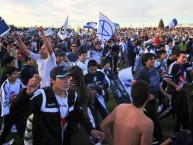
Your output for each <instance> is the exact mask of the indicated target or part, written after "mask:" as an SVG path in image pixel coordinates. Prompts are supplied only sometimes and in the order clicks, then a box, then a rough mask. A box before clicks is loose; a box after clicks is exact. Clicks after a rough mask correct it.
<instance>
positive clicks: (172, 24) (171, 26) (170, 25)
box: [165, 18, 178, 29]
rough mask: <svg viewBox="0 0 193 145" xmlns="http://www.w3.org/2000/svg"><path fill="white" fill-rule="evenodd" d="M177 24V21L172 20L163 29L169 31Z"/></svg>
mask: <svg viewBox="0 0 193 145" xmlns="http://www.w3.org/2000/svg"><path fill="white" fill-rule="evenodd" d="M177 24H178V21H177V20H176V19H175V18H174V19H173V20H172V21H171V22H170V23H169V24H168V25H167V26H166V27H165V28H167V29H171V28H173V27H175V26H176V25H177Z"/></svg>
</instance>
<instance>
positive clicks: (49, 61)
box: [29, 51, 56, 88]
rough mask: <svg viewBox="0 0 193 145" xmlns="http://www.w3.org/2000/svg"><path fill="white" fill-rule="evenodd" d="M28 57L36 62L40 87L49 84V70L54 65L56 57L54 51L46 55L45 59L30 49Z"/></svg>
mask: <svg viewBox="0 0 193 145" xmlns="http://www.w3.org/2000/svg"><path fill="white" fill-rule="evenodd" d="M29 57H30V58H32V59H34V60H35V61H36V63H37V64H38V72H39V75H40V77H41V82H40V87H41V88H43V87H47V86H50V71H51V70H52V68H54V67H55V66H56V57H55V54H54V52H53V53H52V55H48V57H47V58H46V59H42V58H41V56H40V54H36V53H33V52H32V51H30V55H29Z"/></svg>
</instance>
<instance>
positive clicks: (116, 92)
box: [110, 67, 133, 104]
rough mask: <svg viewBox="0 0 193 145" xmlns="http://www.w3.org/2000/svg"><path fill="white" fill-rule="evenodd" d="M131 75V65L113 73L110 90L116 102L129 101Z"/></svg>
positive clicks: (130, 100)
mask: <svg viewBox="0 0 193 145" xmlns="http://www.w3.org/2000/svg"><path fill="white" fill-rule="evenodd" d="M132 80H133V75H132V71H131V67H129V68H125V69H123V70H120V71H118V74H113V75H112V78H111V80H110V82H111V90H112V93H113V96H114V97H115V100H116V102H117V104H121V103H131V102H132V98H131V95H130V94H131V84H132Z"/></svg>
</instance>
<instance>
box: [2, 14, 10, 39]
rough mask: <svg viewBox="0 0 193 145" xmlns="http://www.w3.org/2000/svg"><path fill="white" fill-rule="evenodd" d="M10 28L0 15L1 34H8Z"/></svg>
mask: <svg viewBox="0 0 193 145" xmlns="http://www.w3.org/2000/svg"><path fill="white" fill-rule="evenodd" d="M9 30H10V27H9V25H8V24H7V23H6V22H5V21H4V20H3V19H2V18H1V17H0V36H3V35H4V34H6V33H7V32H8V31H9Z"/></svg>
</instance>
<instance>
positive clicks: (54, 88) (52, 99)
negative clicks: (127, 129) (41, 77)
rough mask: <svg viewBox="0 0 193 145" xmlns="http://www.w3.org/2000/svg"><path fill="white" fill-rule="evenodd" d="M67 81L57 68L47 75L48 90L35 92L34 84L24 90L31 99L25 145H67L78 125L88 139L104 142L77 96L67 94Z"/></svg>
mask: <svg viewBox="0 0 193 145" xmlns="http://www.w3.org/2000/svg"><path fill="white" fill-rule="evenodd" d="M70 77H71V73H69V72H68V71H67V70H66V69H65V67H64V66H56V67H54V68H53V69H52V70H51V72H50V79H51V86H49V87H46V88H43V89H38V90H36V89H37V87H36V85H37V82H34V84H33V82H32V84H31V86H30V85H29V86H28V87H27V90H26V94H27V95H29V96H32V97H31V99H30V102H29V106H30V110H31V113H30V116H29V117H28V121H27V125H26V132H25V135H24V140H25V141H24V142H25V144H28V145H29V144H33V145H40V144H41V145H70V136H71V134H72V133H73V132H74V131H76V130H77V129H78V126H77V123H78V122H79V123H81V124H82V125H83V126H84V127H85V129H86V131H87V132H88V134H89V135H91V136H94V137H96V138H98V139H99V141H102V140H103V139H104V134H103V133H102V132H100V131H97V130H95V129H94V128H93V127H92V125H91V123H90V121H89V120H88V119H87V118H86V117H85V115H84V114H83V110H82V108H81V107H80V106H79V100H78V97H77V94H76V92H74V91H72V90H69V87H70ZM35 90H36V91H35ZM34 91H35V92H34Z"/></svg>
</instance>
